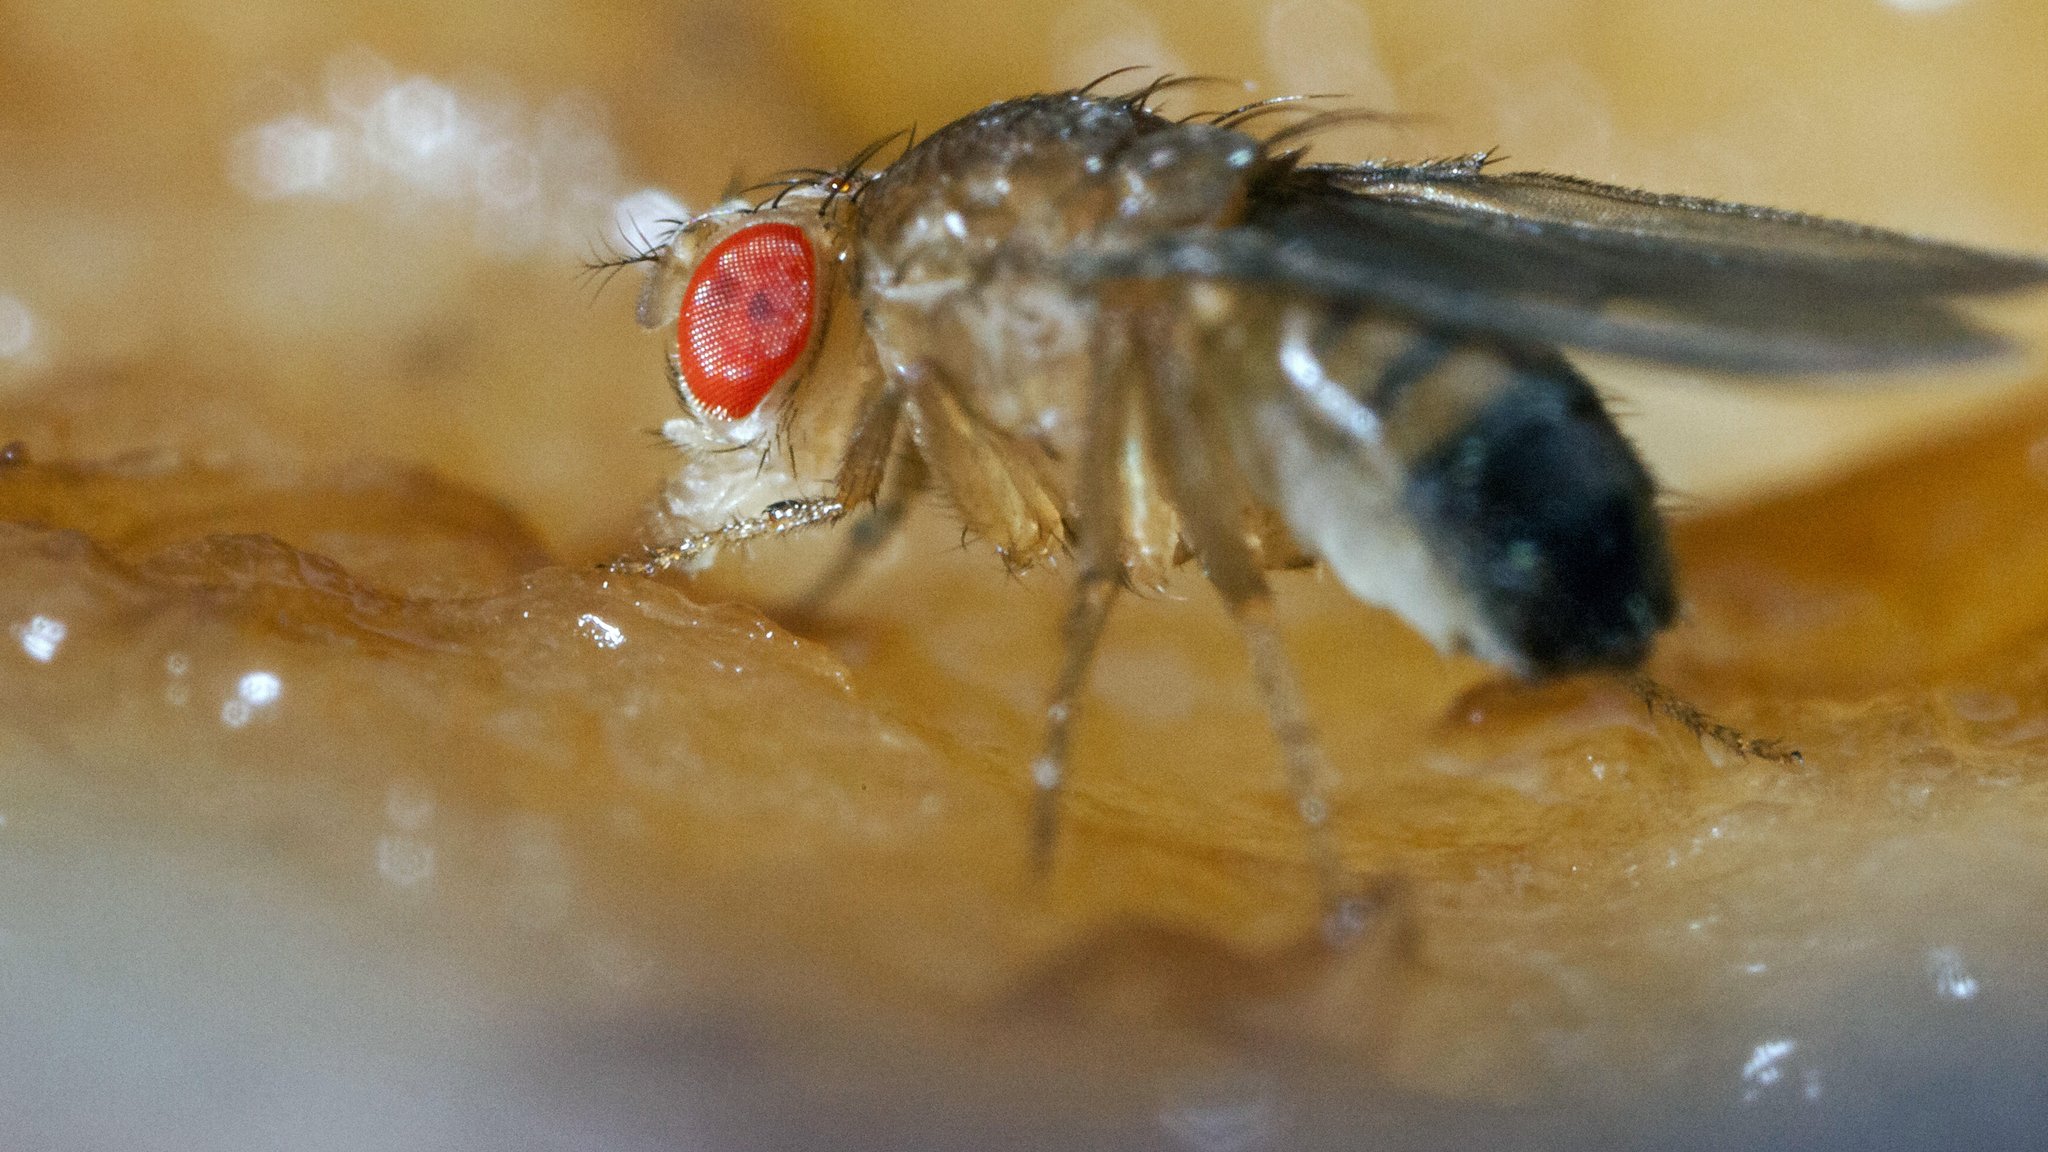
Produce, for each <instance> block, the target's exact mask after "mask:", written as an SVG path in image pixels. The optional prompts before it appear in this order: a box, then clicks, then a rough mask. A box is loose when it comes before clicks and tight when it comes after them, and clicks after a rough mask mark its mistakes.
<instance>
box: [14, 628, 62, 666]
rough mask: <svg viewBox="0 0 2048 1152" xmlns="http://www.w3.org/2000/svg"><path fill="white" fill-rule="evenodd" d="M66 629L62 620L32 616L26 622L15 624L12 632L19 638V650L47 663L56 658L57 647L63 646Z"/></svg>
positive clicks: (39, 661)
mask: <svg viewBox="0 0 2048 1152" xmlns="http://www.w3.org/2000/svg"><path fill="white" fill-rule="evenodd" d="M66 631H67V629H66V628H65V627H64V622H63V621H62V620H54V619H51V618H50V617H48V616H33V617H30V618H29V622H28V623H26V624H20V625H16V626H15V629H14V634H15V636H16V637H18V638H19V639H20V640H21V650H22V651H23V652H26V653H28V658H29V659H31V660H34V661H36V662H37V663H39V664H48V663H49V662H50V661H51V660H53V659H55V658H56V655H57V649H58V648H60V647H62V646H63V644H64V633H65V632H66Z"/></svg>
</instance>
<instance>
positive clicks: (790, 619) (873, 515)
mask: <svg viewBox="0 0 2048 1152" xmlns="http://www.w3.org/2000/svg"><path fill="white" fill-rule="evenodd" d="M899 470H900V473H901V474H900V475H898V476H894V477H892V478H891V483H890V486H889V490H888V491H887V492H885V493H884V494H883V495H882V496H881V497H880V498H879V499H878V500H876V502H875V506H874V507H873V508H870V509H868V511H867V512H865V513H863V514H862V515H861V516H860V518H859V519H857V520H855V521H854V522H853V527H852V528H850V529H848V530H847V534H846V543H845V544H844V545H842V546H841V547H840V549H839V553H838V555H836V556H834V557H833V558H832V564H831V566H830V567H828V568H826V569H825V570H824V571H823V572H820V573H819V574H818V575H817V577H816V578H815V579H813V580H812V581H811V584H810V587H808V588H806V589H804V591H803V592H802V594H800V595H799V596H797V598H796V599H795V600H793V601H791V602H790V604H789V606H788V607H787V608H785V609H783V610H782V611H781V612H779V613H777V615H778V616H779V617H780V618H781V619H782V620H783V621H784V622H785V623H788V624H791V625H793V626H796V627H799V628H801V627H803V626H804V624H806V623H807V622H809V621H813V620H816V619H817V618H818V617H819V615H821V614H822V613H823V611H824V609H825V607H826V605H828V604H830V603H831V602H832V600H833V598H834V597H836V596H838V595H839V594H840V593H841V592H843V591H845V590H846V588H847V586H848V585H850V584H852V583H853V581H854V580H855V578H857V577H858V576H859V575H860V574H861V572H862V571H863V570H864V569H866V568H867V566H868V564H869V562H871V561H872V560H874V558H875V557H876V556H877V555H878V554H880V552H881V551H882V549H883V548H886V547H888V545H889V542H890V541H892V540H894V539H895V538H896V534H897V532H898V531H900V530H901V529H902V527H903V524H904V521H905V520H906V519H908V518H909V515H910V507H911V505H912V504H913V503H915V502H916V500H917V497H918V495H919V494H920V493H922V492H923V490H924V468H923V465H922V464H920V463H919V462H918V460H917V457H916V456H914V455H912V456H906V457H905V458H904V459H903V460H902V461H901V462H900V465H899Z"/></svg>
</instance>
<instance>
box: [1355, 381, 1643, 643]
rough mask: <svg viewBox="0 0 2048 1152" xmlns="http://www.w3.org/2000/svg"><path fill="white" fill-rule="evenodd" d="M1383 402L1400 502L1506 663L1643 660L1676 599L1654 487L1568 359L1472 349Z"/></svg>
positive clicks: (1595, 396)
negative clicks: (1398, 453) (1400, 471)
mask: <svg viewBox="0 0 2048 1152" xmlns="http://www.w3.org/2000/svg"><path fill="white" fill-rule="evenodd" d="M1433 393H1436V394H1437V395H1432V394H1433ZM1445 393H1448V394H1449V395H1448V396H1446V395H1442V394H1445ZM1387 412H1388V415H1389V433H1390V438H1392V439H1395V440H1396V441H1401V440H1406V441H1407V443H1408V446H1409V447H1410V448H1411V450H1412V451H1411V452H1408V453H1404V455H1407V456H1408V457H1409V463H1408V478H1407V488H1406V492H1405V500H1404V502H1405V504H1406V505H1407V507H1408V509H1409V511H1410V512H1411V514H1412V515H1413V516H1414V517H1415V519H1416V522H1417V523H1418V524H1419V525H1421V527H1422V531H1423V534H1424V536H1425V537H1426V538H1427V539H1428V540H1429V541H1430V543H1431V544H1432V546H1433V548H1434V550H1435V551H1436V552H1437V553H1438V554H1439V555H1440V556H1441V557H1442V558H1443V560H1444V562H1445V563H1446V564H1447V565H1448V566H1449V567H1450V568H1451V570H1452V571H1453V573H1454V574H1455V576H1456V578H1457V579H1458V580H1459V581H1460V582H1461V583H1462V584H1463V585H1464V586H1465V588H1466V590H1467V592H1468V593H1469V594H1470V595H1471V597H1472V600H1473V602H1474V605H1475V607H1476V609H1477V611H1478V613H1479V615H1480V617H1481V619H1482V620H1483V621H1484V622H1485V623H1486V624H1487V625H1488V626H1489V628H1490V630H1491V631H1492V633H1493V635H1494V637H1495V638H1496V641H1497V642H1498V643H1499V644H1500V645H1501V647H1502V648H1503V649H1504V651H1505V654H1506V655H1507V657H1508V661H1507V662H1508V663H1509V665H1510V666H1511V667H1513V668H1515V670H1516V671H1518V672H1520V673H1521V674H1523V675H1525V676H1545V675H1554V674H1561V673H1567V672H1574V671H1579V670H1583V669H1591V668H1631V667H1634V666H1635V665H1637V664H1639V663H1641V662H1642V660H1643V658H1644V656H1645V655H1646V654H1647V653H1648V651H1649V647H1650V643H1651V640H1652V639H1653V638H1654V637H1655V635H1656V634H1657V633H1658V632H1659V631H1661V630H1662V629H1663V628H1664V627H1666V626H1667V625H1668V624H1670V622H1671V619H1672V615H1673V613H1674V611H1675V609H1676V597H1675V594H1674V592H1673V589H1672V579H1671V561H1670V556H1669V553H1668V551H1667V548H1666V545H1665V540H1664V529H1663V525H1662V523H1661V522H1660V521H1659V519H1658V517H1657V512H1656V502H1655V496H1656V493H1655V489H1654V487H1653V485H1652V483H1651V481H1650V477H1649V474H1648V472H1647V471H1646V470H1645V469H1644V468H1643V465H1642V463H1641V462H1640V461H1639V460H1638V459H1637V458H1636V454H1635V452H1634V450H1633V449H1632V448H1631V447H1630V445H1629V443H1628V441H1627V439H1626V438H1624V437H1623V436H1622V434H1621V431H1620V429H1618V428H1616V427H1615V425H1614V421H1613V420H1612V419H1611V418H1610V417H1609V416H1608V415H1607V412H1606V410H1605V409H1604V408H1603V407H1602V406H1601V403H1600V400H1599V397H1598V396H1597V395H1595V394H1594V392H1593V389H1592V388H1591V386H1590V385H1588V384H1587V383H1586V381H1585V379H1584V378H1583V377H1582V376H1580V375H1579V374H1578V372H1577V371H1576V370H1574V369H1573V368H1572V367H1571V365H1570V364H1568V363H1566V362H1565V360H1564V358H1563V357H1562V356H1559V355H1557V354H1556V353H1555V352H1549V351H1543V350H1530V349H1514V348H1496V347H1492V346H1490V345H1475V344H1467V345H1463V346H1461V347H1459V348H1457V349H1456V350H1455V351H1453V352H1452V353H1450V354H1449V355H1446V356H1445V357H1444V358H1443V359H1442V360H1441V362H1440V363H1439V364H1438V365H1437V366H1436V367H1435V368H1434V369H1433V370H1431V371H1430V372H1428V373H1427V374H1425V375H1422V376H1420V377H1419V378H1417V379H1415V380H1413V381H1411V382H1409V383H1408V384H1407V385H1406V387H1405V389H1404V391H1403V393H1402V395H1401V396H1399V397H1397V398H1396V399H1395V401H1394V403H1393V404H1391V405H1390V406H1389V407H1388V409H1387Z"/></svg>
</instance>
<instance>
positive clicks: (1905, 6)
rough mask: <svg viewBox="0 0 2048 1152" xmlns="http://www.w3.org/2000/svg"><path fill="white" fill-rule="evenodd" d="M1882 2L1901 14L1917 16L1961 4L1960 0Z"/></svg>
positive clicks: (1895, 0)
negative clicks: (1909, 13) (1907, 13)
mask: <svg viewBox="0 0 2048 1152" xmlns="http://www.w3.org/2000/svg"><path fill="white" fill-rule="evenodd" d="M1884 2H1885V3H1886V4H1889V5H1891V6H1892V7H1893V8H1896V9H1898V10H1899V11H1901V12H1912V13H1916V14H1918V13H1922V12H1940V11H1942V10H1943V9H1945V8H1953V7H1955V6H1956V5H1957V4H1960V3H1962V0H1884Z"/></svg>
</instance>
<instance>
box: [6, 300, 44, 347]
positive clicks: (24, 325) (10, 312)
mask: <svg viewBox="0 0 2048 1152" xmlns="http://www.w3.org/2000/svg"><path fill="white" fill-rule="evenodd" d="M35 343H36V314H35V313H34V312H31V311H30V310H29V306H28V305H27V304H25V303H23V302H22V300H21V298H20V297H19V296H9V295H6V294H5V293H0V360H19V359H21V358H22V357H25V356H27V355H28V353H29V349H31V348H33V347H35Z"/></svg>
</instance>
